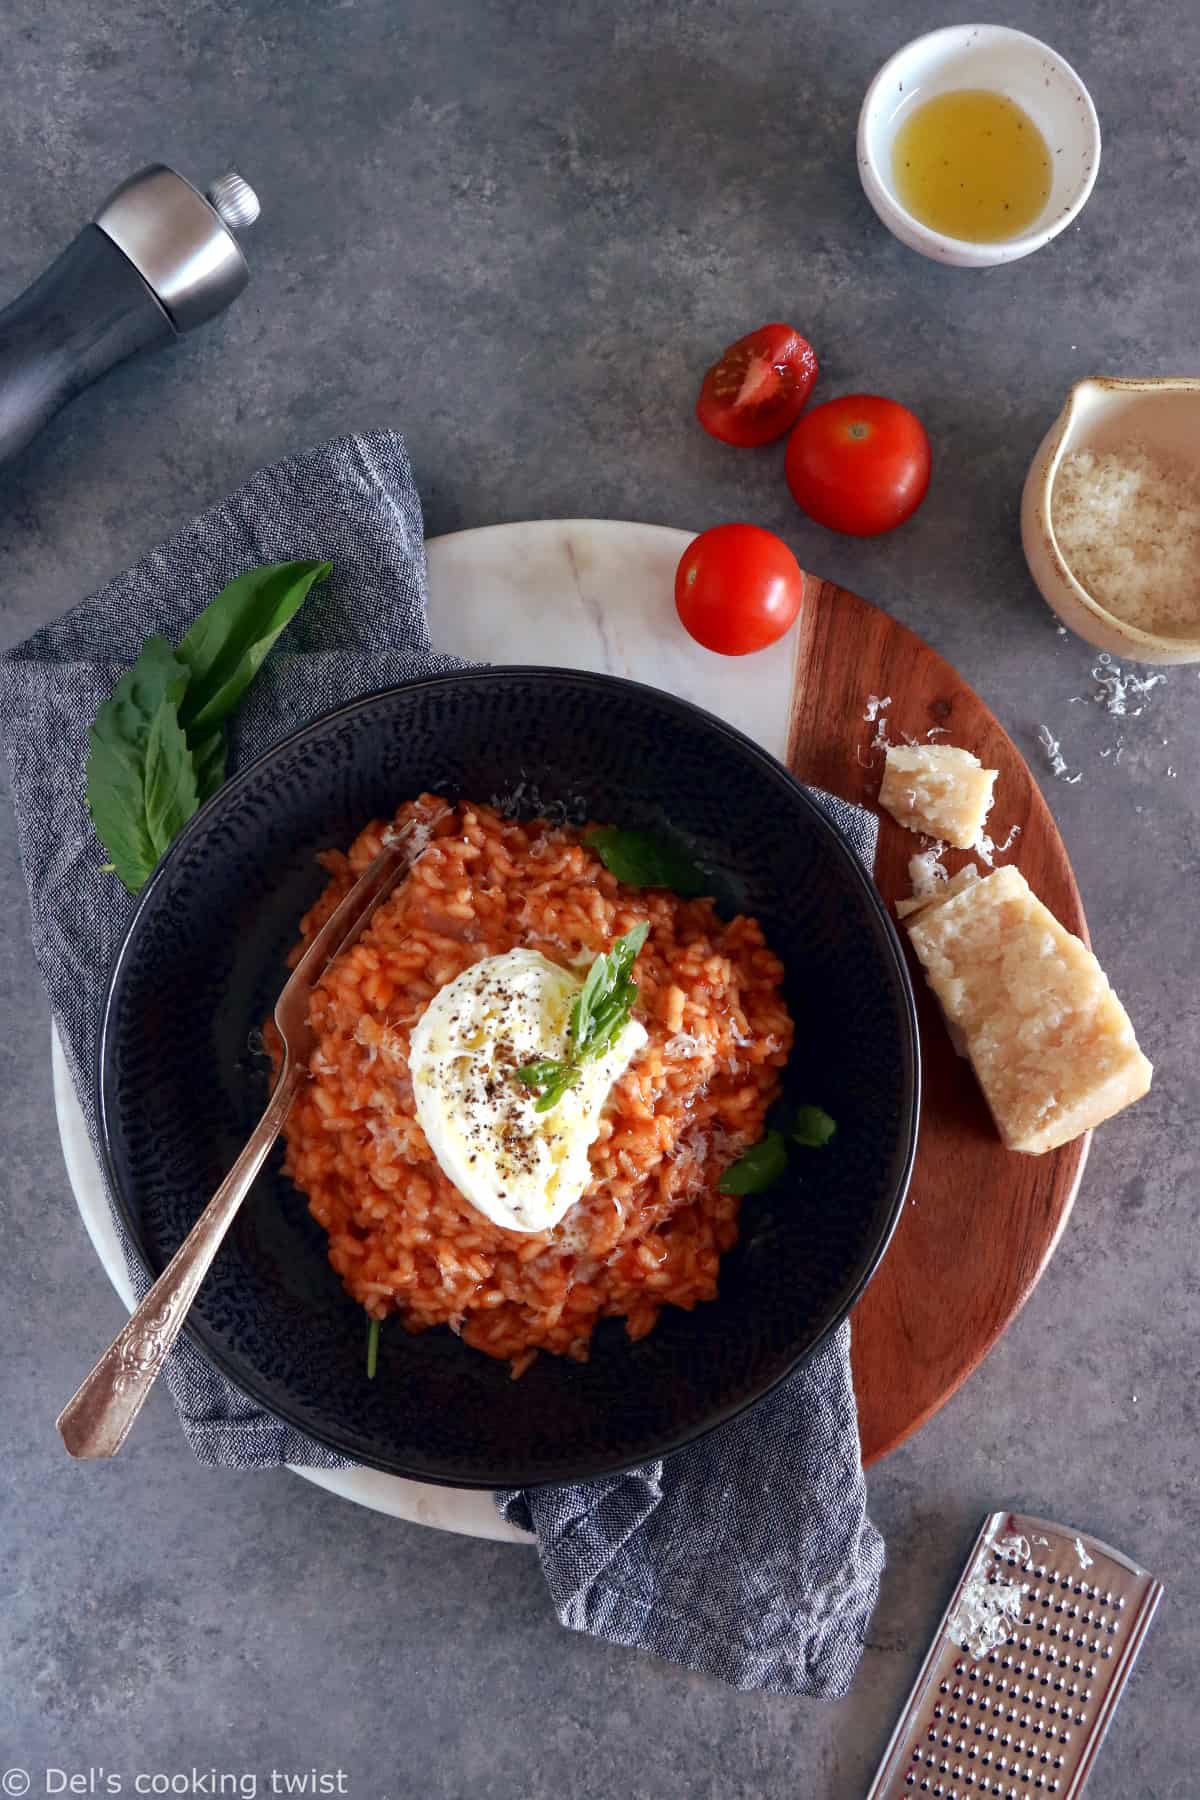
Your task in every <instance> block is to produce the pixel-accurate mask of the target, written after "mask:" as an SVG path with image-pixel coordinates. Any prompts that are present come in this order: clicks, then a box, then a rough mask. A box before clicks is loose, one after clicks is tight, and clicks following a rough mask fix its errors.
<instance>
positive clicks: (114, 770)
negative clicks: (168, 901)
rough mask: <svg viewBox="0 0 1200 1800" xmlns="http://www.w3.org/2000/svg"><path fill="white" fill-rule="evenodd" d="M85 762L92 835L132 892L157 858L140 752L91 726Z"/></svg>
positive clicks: (96, 726)
mask: <svg viewBox="0 0 1200 1800" xmlns="http://www.w3.org/2000/svg"><path fill="white" fill-rule="evenodd" d="M90 737H91V751H90V753H89V755H88V762H87V803H88V811H89V812H90V813H91V815H92V823H93V824H94V826H95V827H96V835H97V837H98V838H99V839H100V842H101V843H102V844H103V845H104V848H105V849H106V850H107V851H108V854H109V857H110V859H111V864H112V867H113V869H114V870H115V871H116V874H117V875H118V877H119V878H120V880H121V881H122V882H123V883H124V885H125V887H127V888H128V889H129V892H130V893H131V894H136V893H137V891H138V889H139V888H140V887H141V886H143V884H144V883H145V881H146V879H147V877H148V876H149V874H150V871H151V869H153V867H154V865H155V863H156V862H157V861H158V852H157V851H156V850H155V848H154V843H153V840H152V839H151V837H150V833H149V831H148V830H147V827H146V807H145V801H144V797H143V788H142V766H143V765H142V756H141V753H140V751H137V750H136V749H134V748H132V747H131V746H130V745H128V744H126V743H124V742H123V741H122V740H121V739H120V738H116V737H108V736H106V735H104V732H103V731H102V729H101V726H100V723H99V721H97V723H96V724H95V725H93V726H92V728H91V732H90Z"/></svg>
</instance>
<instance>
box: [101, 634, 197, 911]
mask: <svg viewBox="0 0 1200 1800" xmlns="http://www.w3.org/2000/svg"><path fill="white" fill-rule="evenodd" d="M187 679H188V675H187V669H186V667H185V666H184V664H183V663H181V662H180V661H179V659H178V658H177V657H176V655H175V652H174V651H173V650H172V648H171V646H170V644H169V643H168V642H167V640H166V638H164V637H158V636H155V637H149V638H147V639H146V642H145V643H144V644H143V646H142V650H141V654H140V655H139V656H138V659H137V661H136V662H135V663H134V665H133V667H132V668H131V669H127V670H126V672H125V674H124V675H122V677H121V679H120V681H118V683H117V685H116V687H115V688H114V689H113V692H112V696H111V698H110V699H108V700H106V701H105V702H104V704H103V705H102V706H101V708H100V710H99V712H98V713H97V714H96V719H95V723H94V724H93V725H92V727H91V729H90V731H89V733H88V739H89V745H90V748H89V752H88V760H87V786H86V792H87V804H88V811H89V812H90V813H91V815H92V822H93V824H94V825H95V827H96V835H97V837H99V839H100V841H101V843H102V844H103V845H104V847H105V849H106V850H107V851H108V853H109V856H110V857H111V859H112V864H113V867H114V869H115V871H116V873H117V875H118V876H119V878H120V880H121V881H122V882H123V883H124V885H125V886H126V887H127V888H128V889H129V892H130V893H131V894H136V893H137V891H138V889H139V888H140V887H142V886H143V884H144V883H145V881H146V879H147V877H148V876H149V874H150V871H151V870H152V869H153V867H154V865H155V863H156V862H157V861H158V857H159V845H158V843H157V839H156V835H155V832H154V830H152V829H151V827H150V824H149V822H148V819H147V813H146V785H145V775H146V754H147V750H148V747H149V743H150V737H151V731H152V729H153V727H154V723H155V720H156V719H157V718H158V716H159V714H160V712H161V711H162V709H163V708H164V707H166V708H168V709H169V711H170V713H172V714H174V713H175V709H176V706H177V704H178V701H179V700H180V698H181V697H182V695H183V693H184V690H185V689H186V687H187ZM167 727H168V721H164V723H163V725H161V726H160V727H159V730H160V733H161V732H163V731H166V730H167ZM168 735H169V731H168ZM163 754H164V753H163V752H162V750H161V748H160V750H159V751H157V752H156V756H157V757H158V758H159V759H160V768H161V767H162V765H161V757H162V755H163ZM166 754H169V752H167V753H166ZM164 772H165V770H164ZM192 810H193V811H195V808H194V807H193V808H192ZM158 816H159V811H158V806H157V804H156V817H158Z"/></svg>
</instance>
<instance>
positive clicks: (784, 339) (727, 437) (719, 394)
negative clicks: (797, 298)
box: [696, 325, 817, 449]
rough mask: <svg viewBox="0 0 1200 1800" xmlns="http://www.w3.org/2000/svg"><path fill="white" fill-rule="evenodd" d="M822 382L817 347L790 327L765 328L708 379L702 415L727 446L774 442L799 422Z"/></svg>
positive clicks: (724, 357) (726, 355)
mask: <svg viewBox="0 0 1200 1800" xmlns="http://www.w3.org/2000/svg"><path fill="white" fill-rule="evenodd" d="M816 379H817V358H816V355H815V353H814V351H813V347H812V345H811V344H810V343H808V342H807V341H806V340H805V339H804V338H802V337H801V336H800V333H799V332H798V331H793V330H792V328H791V326H790V325H763V326H761V327H760V328H759V329H758V330H757V331H752V332H751V333H750V335H749V336H748V337H744V338H739V339H738V341H737V343H736V344H730V346H729V348H728V350H724V351H722V353H721V358H720V361H719V362H715V363H714V364H713V366H712V368H711V369H710V370H709V371H708V374H707V375H706V376H705V377H704V382H703V385H702V386H701V389H700V398H699V400H698V401H697V402H696V417H697V418H698V419H699V421H700V423H701V424H702V425H703V427H704V429H705V431H707V432H709V433H710V435H711V436H712V437H715V438H720V440H721V442H722V443H723V444H736V445H737V446H738V447H739V448H740V449H748V448H750V447H752V446H754V445H756V444H769V443H770V442H771V440H772V438H778V437H782V436H783V434H784V432H785V431H789V430H790V429H791V427H792V426H793V425H794V424H795V423H796V420H797V419H798V418H799V416H800V412H801V409H802V407H803V405H804V402H805V401H806V400H807V399H808V396H809V392H810V390H811V388H812V384H813V382H814V381H815V380H816Z"/></svg>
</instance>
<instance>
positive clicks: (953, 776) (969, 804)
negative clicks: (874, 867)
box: [879, 744, 996, 850]
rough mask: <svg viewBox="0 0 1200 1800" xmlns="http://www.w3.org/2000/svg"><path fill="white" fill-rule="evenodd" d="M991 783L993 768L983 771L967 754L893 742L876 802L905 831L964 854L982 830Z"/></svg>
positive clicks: (948, 747) (950, 748)
mask: <svg viewBox="0 0 1200 1800" xmlns="http://www.w3.org/2000/svg"><path fill="white" fill-rule="evenodd" d="M995 785H996V771H995V769H985V768H983V767H982V765H981V763H980V761H979V758H978V757H977V756H972V755H971V752H970V751H969V750H956V749H955V747H954V745H953V744H897V745H894V746H893V747H892V748H891V749H890V750H889V751H888V753H887V762H886V763H885V765H884V770H883V782H882V785H881V786H880V789H879V804H880V806H882V807H886V809H887V811H888V812H890V813H891V815H892V817H893V819H895V820H896V822H897V824H900V825H906V826H907V827H908V829H909V830H910V831H921V832H924V833H925V834H926V835H927V836H928V837H934V838H945V840H946V842H947V843H948V844H953V845H954V848H955V849H956V850H969V849H970V848H971V846H972V845H973V844H974V842H975V840H976V838H977V837H978V836H979V834H980V832H981V831H982V830H983V825H984V820H985V819H986V818H987V816H988V809H989V808H990V806H991V804H992V789H993V787H994V786H995Z"/></svg>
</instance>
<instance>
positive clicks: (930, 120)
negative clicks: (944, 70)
mask: <svg viewBox="0 0 1200 1800" xmlns="http://www.w3.org/2000/svg"><path fill="white" fill-rule="evenodd" d="M892 155H893V171H894V180H895V185H896V193H897V196H898V198H899V200H900V203H901V205H902V206H903V207H905V209H906V210H907V211H908V212H910V213H911V214H912V216H913V218H914V219H916V220H918V221H919V223H920V224H922V225H926V226H928V228H929V229H930V230H931V231H937V232H940V233H941V234H942V236H943V237H952V238H960V239H963V240H965V241H966V242H967V243H971V244H998V243H1003V242H1004V241H1005V239H1007V238H1015V237H1020V236H1021V234H1022V233H1023V232H1025V231H1027V230H1028V229H1029V227H1030V226H1031V225H1032V224H1033V223H1034V222H1035V220H1036V219H1037V218H1038V217H1039V215H1040V214H1041V212H1042V210H1043V208H1044V207H1045V204H1046V201H1047V200H1048V199H1049V196H1050V186H1051V181H1052V178H1053V168H1052V165H1051V157H1050V148H1049V145H1048V144H1047V143H1046V140H1045V138H1044V137H1043V136H1042V134H1041V132H1040V131H1039V130H1038V128H1037V126H1036V125H1035V124H1034V122H1033V120H1032V119H1031V118H1030V117H1029V114H1028V113H1027V112H1025V111H1024V110H1023V109H1022V108H1021V107H1019V106H1018V105H1017V103H1016V101H1015V100H1010V99H1008V98H1007V96H1006V95H1004V94H997V93H993V92H992V91H991V90H990V89H988V88H960V89H955V90H953V91H952V92H950V93H947V94H936V95H935V96H934V97H933V99H931V100H925V101H923V102H921V103H920V104H918V105H917V106H915V107H914V108H913V110H912V112H911V113H910V114H909V116H908V117H907V118H906V119H905V121H904V123H903V124H902V125H901V127H900V129H899V131H898V132H897V133H896V140H895V147H894V149H893V152H892Z"/></svg>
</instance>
